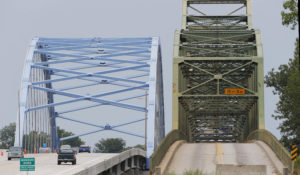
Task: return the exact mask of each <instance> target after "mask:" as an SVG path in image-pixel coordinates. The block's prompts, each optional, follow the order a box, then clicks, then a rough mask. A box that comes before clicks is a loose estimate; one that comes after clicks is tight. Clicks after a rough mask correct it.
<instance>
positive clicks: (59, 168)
mask: <svg viewBox="0 0 300 175" xmlns="http://www.w3.org/2000/svg"><path fill="white" fill-rule="evenodd" d="M0 153H1V150H0ZM3 153H4V155H3V156H1V155H0V175H27V172H25V171H22V172H20V160H19V159H12V160H10V161H8V160H7V155H6V152H5V151H3ZM115 155H117V154H112V153H109V154H105V153H78V154H77V155H76V158H77V164H76V165H72V164H71V163H70V162H68V163H62V164H61V165H57V154H55V153H48V154H47V153H44V154H27V155H25V157H34V158H35V164H36V165H35V171H29V173H28V175H44V174H45V175H54V174H55V175H67V174H73V173H74V172H76V171H77V170H78V171H80V170H82V169H85V167H89V166H91V165H93V164H96V163H98V162H101V161H104V160H106V159H110V158H111V157H113V156H115Z"/></svg>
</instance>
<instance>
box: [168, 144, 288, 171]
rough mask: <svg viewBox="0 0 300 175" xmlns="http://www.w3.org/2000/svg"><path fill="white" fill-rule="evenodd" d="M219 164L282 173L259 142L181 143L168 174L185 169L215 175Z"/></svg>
mask: <svg viewBox="0 0 300 175" xmlns="http://www.w3.org/2000/svg"><path fill="white" fill-rule="evenodd" d="M218 164H219V165H247V166H248V165H251V166H253V165H254V166H255V165H265V166H266V174H267V175H275V174H278V173H282V170H283V167H284V166H283V164H282V163H281V162H280V161H279V159H278V158H277V157H276V155H275V154H274V153H273V152H272V151H271V149H270V148H269V147H268V146H267V145H266V144H264V143H263V142H260V141H256V142H254V143H184V144H182V145H181V146H180V147H179V148H178V150H177V151H176V152H175V155H174V157H173V159H171V161H170V164H169V166H168V167H167V171H168V172H170V173H176V174H183V173H184V172H185V171H187V170H194V171H195V170H197V169H198V170H199V171H202V172H203V173H215V172H217V165H218ZM244 167H245V166H244ZM248 168H249V167H248Z"/></svg>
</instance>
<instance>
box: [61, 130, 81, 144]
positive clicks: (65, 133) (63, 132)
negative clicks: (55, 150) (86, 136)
mask: <svg viewBox="0 0 300 175" xmlns="http://www.w3.org/2000/svg"><path fill="white" fill-rule="evenodd" d="M72 135H74V133H73V132H69V131H66V130H64V129H61V128H60V127H57V136H58V138H64V137H68V136H72ZM84 144H85V142H84V141H83V140H81V139H80V138H79V137H76V138H73V139H69V140H65V141H62V142H60V145H70V146H71V147H79V146H80V145H84Z"/></svg>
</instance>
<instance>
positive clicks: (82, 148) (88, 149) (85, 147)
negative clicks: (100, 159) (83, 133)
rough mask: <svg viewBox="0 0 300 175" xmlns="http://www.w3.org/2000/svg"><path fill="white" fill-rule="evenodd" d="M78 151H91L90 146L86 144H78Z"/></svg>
mask: <svg viewBox="0 0 300 175" xmlns="http://www.w3.org/2000/svg"><path fill="white" fill-rule="evenodd" d="M78 152H79V153H81V152H88V153H91V147H90V146H88V145H80V147H79V149H78Z"/></svg>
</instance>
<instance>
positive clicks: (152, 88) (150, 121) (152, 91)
mask: <svg viewBox="0 0 300 175" xmlns="http://www.w3.org/2000/svg"><path fill="white" fill-rule="evenodd" d="M158 47H159V38H158V37H152V45H151V59H150V63H149V64H150V75H149V98H148V110H147V148H146V150H147V151H146V169H149V165H150V162H149V158H150V156H151V155H152V153H153V152H154V145H155V143H154V142H155V138H154V135H155V134H154V133H155V108H156V106H155V102H156V94H157V93H158V92H156V80H157V77H156V76H157V57H158V51H159V50H158Z"/></svg>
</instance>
